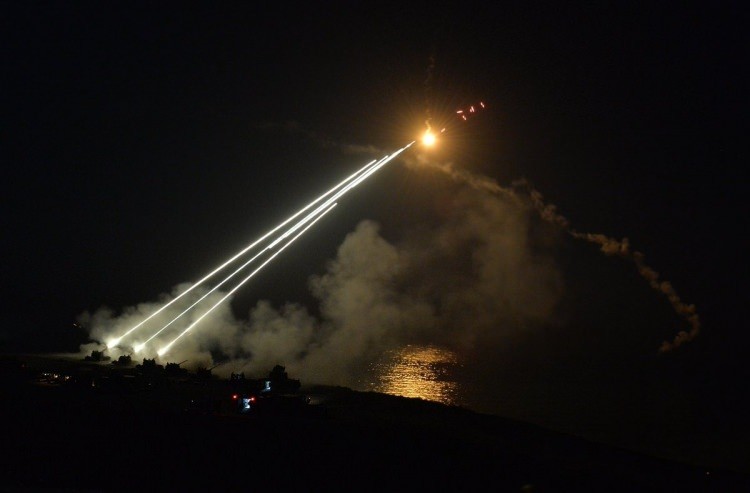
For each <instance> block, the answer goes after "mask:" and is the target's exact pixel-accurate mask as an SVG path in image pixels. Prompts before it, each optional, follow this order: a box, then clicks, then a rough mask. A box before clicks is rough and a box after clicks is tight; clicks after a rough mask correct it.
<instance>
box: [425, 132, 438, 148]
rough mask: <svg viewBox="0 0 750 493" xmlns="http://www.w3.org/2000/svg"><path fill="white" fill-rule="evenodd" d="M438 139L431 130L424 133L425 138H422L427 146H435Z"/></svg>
mask: <svg viewBox="0 0 750 493" xmlns="http://www.w3.org/2000/svg"><path fill="white" fill-rule="evenodd" d="M436 140H437V139H436V138H435V134H433V133H432V132H430V131H429V130H428V131H426V132H425V133H424V136H423V137H422V143H423V144H424V145H426V146H431V145H433V144H435V141H436Z"/></svg>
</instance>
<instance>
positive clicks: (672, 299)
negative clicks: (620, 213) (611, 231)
mask: <svg viewBox="0 0 750 493" xmlns="http://www.w3.org/2000/svg"><path fill="white" fill-rule="evenodd" d="M412 164H413V163H412ZM418 165H426V166H429V167H432V168H434V169H437V170H440V171H442V172H443V173H445V174H447V175H448V176H450V177H451V178H452V179H453V180H455V181H458V182H462V183H465V184H467V185H469V186H471V187H472V188H474V189H477V190H484V191H486V192H490V193H493V194H499V195H503V196H504V197H506V198H509V199H511V200H513V201H514V202H516V203H520V202H521V201H522V199H523V198H524V196H526V197H527V198H528V200H529V201H530V202H531V205H532V206H533V208H534V209H535V210H536V212H537V214H539V217H541V218H542V219H543V220H544V221H546V222H548V223H550V224H554V225H556V226H558V227H560V228H561V229H562V230H563V231H565V232H566V233H568V234H569V235H570V236H572V237H573V238H575V239H578V240H583V241H587V242H589V243H593V244H595V245H598V246H599V247H600V249H601V251H602V253H604V254H605V255H617V256H619V257H623V258H626V259H629V260H631V261H632V262H633V263H634V264H635V267H636V269H637V270H638V273H639V274H640V275H641V277H643V278H644V279H645V280H646V281H647V282H648V284H649V286H650V287H651V288H652V289H654V290H655V291H657V292H659V293H660V294H662V295H663V296H666V298H667V300H668V301H669V303H670V305H671V306H672V309H673V310H674V311H675V313H676V314H677V315H678V316H679V317H680V318H682V319H683V320H685V322H686V323H687V324H688V325H689V327H690V329H689V330H687V331H685V330H681V331H679V332H678V333H677V335H675V336H674V338H673V339H672V341H663V342H662V343H661V345H660V347H659V352H661V353H664V352H669V351H671V350H673V349H675V348H677V347H679V346H681V345H683V344H685V343H686V342H689V341H692V340H693V339H695V338H696V337H697V336H698V334H699V333H700V330H701V322H700V317H699V315H698V313H697V310H696V308H695V305H692V304H687V303H685V302H684V301H682V299H681V298H680V296H679V295H678V294H677V291H676V290H675V289H674V287H673V286H672V283H670V282H669V281H664V280H660V276H659V273H658V272H656V271H655V270H654V269H653V268H651V267H650V266H649V265H647V264H646V261H645V255H644V254H643V253H641V252H639V251H637V250H632V249H631V247H630V242H629V241H628V239H627V238H623V239H622V240H621V241H620V240H616V239H614V238H609V237H607V236H605V235H603V234H600V233H581V232H579V231H576V230H575V229H573V228H572V227H571V224H570V221H569V220H568V218H566V217H565V216H563V215H562V214H560V213H559V212H558V210H557V206H555V205H554V204H548V203H545V202H544V197H543V196H542V194H541V193H540V192H539V191H537V190H535V189H534V188H533V187H532V186H531V185H530V184H529V183H528V182H527V181H526V180H518V181H515V182H513V184H512V186H511V187H510V188H508V187H503V186H501V185H499V184H498V183H497V182H496V181H494V180H493V179H491V178H488V177H485V176H477V175H475V174H473V173H471V172H469V171H467V170H465V169H457V168H455V167H454V166H453V165H452V164H450V163H433V162H428V161H427V160H426V159H419V161H418ZM521 194H523V195H521Z"/></svg>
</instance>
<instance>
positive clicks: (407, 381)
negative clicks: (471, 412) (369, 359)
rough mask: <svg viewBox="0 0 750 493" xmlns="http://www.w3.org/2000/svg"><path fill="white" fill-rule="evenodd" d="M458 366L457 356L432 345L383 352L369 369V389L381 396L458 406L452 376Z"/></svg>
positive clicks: (457, 395)
mask: <svg viewBox="0 0 750 493" xmlns="http://www.w3.org/2000/svg"><path fill="white" fill-rule="evenodd" d="M459 366H460V364H459V361H458V357H457V355H456V354H455V353H454V352H452V351H449V350H447V349H443V348H439V347H435V346H412V345H409V346H404V347H402V348H400V349H396V350H392V351H388V352H386V353H385V354H384V355H383V356H382V357H381V359H380V360H379V361H377V362H376V363H374V364H373V365H372V367H371V370H372V381H371V382H370V383H369V389H370V390H373V391H375V392H382V393H384V394H392V395H400V396H403V397H419V398H421V399H425V400H429V401H436V402H441V403H443V404H448V405H458V404H460V397H459V387H458V383H457V382H456V381H455V380H454V378H453V373H454V372H455V370H456V369H457V368H458V367H459Z"/></svg>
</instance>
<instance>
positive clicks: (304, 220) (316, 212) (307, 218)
mask: <svg viewBox="0 0 750 493" xmlns="http://www.w3.org/2000/svg"><path fill="white" fill-rule="evenodd" d="M391 159H392V158H391ZM388 161H390V159H389V156H386V157H384V158H383V159H381V160H380V161H378V162H377V163H376V164H375V165H374V166H372V167H371V168H370V169H369V170H368V171H367V173H368V174H366V175H362V176H360V177H359V178H357V180H356V181H354V182H352V183H350V184H349V185H347V186H346V187H345V188H344V189H343V190H340V191H339V192H338V193H337V194H336V195H334V196H333V197H331V198H330V199H328V200H326V201H325V202H324V203H323V204H322V205H320V206H318V207H317V208H316V209H315V210H314V211H312V212H311V213H310V214H308V215H307V216H305V217H304V218H302V219H301V220H300V221H298V222H297V223H296V224H295V225H294V226H292V227H291V228H289V229H288V230H287V231H286V232H285V233H284V234H283V235H281V236H280V237H279V238H277V239H276V240H275V241H274V242H273V243H271V244H270V245H268V246H267V247H266V248H264V249H263V250H261V251H260V252H258V253H257V254H256V255H255V256H254V257H253V258H251V259H250V260H248V261H247V262H245V263H244V264H242V265H241V266H240V267H239V268H238V269H236V270H235V271H234V272H232V273H231V274H229V275H228V276H227V277H225V278H224V280H223V281H221V282H220V283H219V284H217V285H216V286H214V287H213V288H211V290H210V291H209V292H207V293H206V294H204V295H203V296H201V298H200V299H198V301H196V302H194V303H193V304H192V305H190V306H189V307H188V308H186V309H185V310H183V311H182V313H180V314H179V315H177V316H176V317H175V318H173V319H172V320H170V321H169V322H168V323H167V324H166V325H165V326H164V327H162V328H161V329H159V330H157V331H156V332H155V333H154V334H152V335H151V337H149V338H148V339H146V340H145V341H144V342H143V343H141V344H138V345H137V346H135V347H134V348H133V350H134V351H135V352H136V353H137V352H140V351H141V349H143V348H144V347H145V346H146V344H148V343H149V342H151V341H152V340H153V339H154V338H155V337H156V336H158V335H159V334H161V333H162V332H164V330H166V329H167V328H168V327H169V326H170V325H172V324H173V323H174V322H176V321H177V320H178V319H179V318H181V317H182V316H183V315H185V314H186V313H187V312H189V311H190V310H192V309H193V308H194V307H195V306H196V305H197V304H198V303H200V302H201V301H203V300H204V299H206V297H207V296H208V295H210V294H211V293H213V292H214V291H216V290H217V289H219V288H220V287H221V286H222V285H224V283H226V282H227V281H229V280H230V279H231V278H232V277H234V276H235V275H236V274H237V273H239V272H240V271H242V270H243V269H244V268H245V267H247V266H248V265H250V264H251V263H253V262H254V261H255V260H256V259H257V258H258V257H260V256H261V255H263V254H264V253H266V252H267V251H268V250H271V249H273V248H274V247H275V246H276V245H277V244H278V243H279V242H280V241H281V240H283V239H285V238H287V237H289V235H291V234H292V233H294V232H295V231H297V230H298V229H299V228H300V227H302V226H304V225H305V224H306V223H307V222H309V221H310V220H311V219H313V218H315V217H316V216H318V215H319V214H320V211H321V210H323V209H325V208H326V207H328V206H329V205H330V204H331V203H333V202H334V201H335V200H336V199H337V198H338V197H340V196H341V195H343V194H344V193H346V192H348V191H349V190H351V189H352V188H354V187H355V186H356V185H357V184H359V183H361V182H362V181H363V180H364V179H366V178H367V177H368V176H370V174H372V173H374V172H375V171H377V169H376V167H378V166H381V167H382V166H383V165H385V164H386V163H387V162H388ZM370 164H372V163H370ZM378 169H379V168H378ZM316 220H317V219H316Z"/></svg>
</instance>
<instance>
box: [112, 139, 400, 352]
mask: <svg viewBox="0 0 750 493" xmlns="http://www.w3.org/2000/svg"><path fill="white" fill-rule="evenodd" d="M412 144H414V141H412V142H410V143H409V144H407V145H406V146H404V147H402V148H401V149H399V150H398V151H396V152H394V153H393V154H391V155H389V156H385V157H383V158H382V159H380V160H377V161H375V160H373V161H371V162H370V163H368V164H367V165H365V166H364V167H362V168H361V169H359V170H358V171H356V172H355V173H353V174H352V175H350V176H349V177H347V178H346V179H345V180H343V181H341V182H340V183H339V184H337V185H336V186H334V187H333V188H331V189H330V190H329V191H328V192H326V193H324V194H323V195H321V196H320V197H318V198H317V199H316V200H315V201H313V202H311V203H310V204H308V205H307V206H306V207H304V208H303V209H301V210H300V211H298V212H297V213H296V214H294V215H293V216H291V217H290V218H288V219H287V220H286V221H284V222H283V223H281V224H280V225H278V226H277V227H276V228H274V229H273V230H271V231H269V232H268V233H266V234H265V235H264V236H263V237H261V238H260V239H258V240H257V241H255V242H254V243H253V244H251V245H250V246H248V247H247V248H245V249H244V250H242V251H241V252H240V253H238V254H236V255H235V256H234V257H232V258H231V259H229V260H228V261H226V262H225V263H224V264H222V265H221V266H220V267H218V268H217V269H215V270H214V271H213V272H211V273H210V274H208V275H207V276H205V277H204V278H203V279H201V280H200V281H198V283H196V284H194V285H193V286H191V287H190V288H189V289H187V290H186V291H184V292H183V293H182V294H180V295H179V296H177V297H176V298H174V299H173V300H171V301H170V302H169V303H167V304H165V305H164V306H162V307H161V308H160V309H159V310H157V311H156V312H154V313H152V314H151V315H150V316H149V317H148V318H146V319H145V320H143V321H142V322H141V323H139V324H138V325H136V326H135V327H133V328H132V329H130V330H129V331H128V332H126V333H125V334H123V335H122V336H120V337H119V338H117V339H115V340H113V341H110V343H109V344H108V347H114V346H116V345H117V344H118V343H119V342H120V341H121V340H122V339H123V338H124V337H125V336H127V335H128V334H130V333H131V332H133V331H134V330H135V329H137V328H139V327H140V326H142V325H143V324H144V323H145V322H146V321H148V320H149V319H150V318H152V317H154V316H155V315H157V314H158V313H160V312H161V311H162V310H164V309H165V308H167V307H168V306H169V305H171V304H172V303H174V302H175V301H177V300H178V299H179V298H181V297H182V296H184V295H185V294H187V293H188V292H189V291H191V290H192V289H193V288H195V287H197V286H198V285H199V284H202V283H203V282H205V281H206V280H207V279H209V278H210V277H211V276H213V275H214V274H216V273H217V272H219V271H220V270H222V269H224V268H225V267H226V266H227V265H229V264H230V263H231V262H233V261H234V260H236V259H237V258H239V257H240V256H241V255H243V254H244V253H246V252H247V251H249V250H250V249H252V248H253V247H255V246H257V245H258V244H259V243H260V242H262V241H263V240H265V239H267V238H268V237H269V236H271V235H272V234H273V233H275V232H276V231H278V230H279V229H281V228H282V227H283V226H285V225H286V224H288V223H289V222H290V221H292V220H293V219H294V218H296V217H297V216H299V215H300V214H302V213H303V212H304V211H306V210H307V209H309V208H310V207H312V206H314V205H315V204H316V203H318V202H320V201H321V200H322V199H323V198H325V197H327V196H328V195H330V194H331V193H333V192H335V191H336V190H338V189H341V190H339V191H338V192H337V193H336V194H335V195H334V196H333V197H331V198H329V199H328V200H326V201H325V202H324V203H323V204H321V205H320V206H318V207H317V208H316V209H315V210H314V211H313V212H311V213H310V214H308V215H307V216H305V217H304V218H303V219H302V220H300V221H298V222H297V223H296V224H295V225H294V226H292V227H291V228H289V229H288V230H287V231H286V232H284V233H283V234H282V235H281V236H280V237H279V238H277V239H276V240H274V241H273V242H272V243H271V244H270V245H268V246H267V247H266V248H264V249H263V250H262V251H260V252H259V253H258V254H256V255H255V256H254V257H253V258H251V259H250V260H248V261H247V262H245V263H244V264H243V265H242V266H241V267H239V268H238V269H236V270H235V271H234V272H232V273H231V274H230V275H229V276H227V277H226V278H224V280H223V281H221V282H220V283H219V284H217V285H216V286H214V287H213V288H212V289H211V290H210V291H209V292H208V293H206V294H204V295H203V296H202V297H201V298H200V299H199V300H198V301H196V302H194V303H193V304H192V305H190V307H188V308H187V309H185V310H184V311H183V312H182V313H180V314H179V315H177V316H176V317H175V318H173V319H172V320H171V321H169V322H168V323H167V324H166V325H164V326H163V327H162V328H161V329H159V330H158V331H156V332H155V333H154V334H152V335H151V336H150V337H149V338H148V339H147V340H146V341H145V342H143V343H141V344H138V345H136V346H135V347H134V351H135V352H139V351H140V350H142V349H143V348H144V347H145V346H146V344H147V343H148V342H150V341H151V340H153V339H154V338H155V337H156V336H158V335H159V334H160V333H162V332H163V331H164V330H165V329H167V328H168V327H169V326H170V325H172V324H173V323H174V322H175V321H176V320H177V319H179V318H180V317H182V316H183V315H185V314H186V313H187V312H189V311H190V310H191V309H193V308H194V307H195V306H196V305H197V304H198V303H200V302H201V301H203V300H204V299H205V298H206V297H207V296H208V295H210V294H211V293H213V292H214V291H216V290H217V289H218V288H219V287H221V286H222V285H223V284H224V283H226V282H227V281H228V280H229V279H231V278H232V277H234V276H235V275H236V274H237V273H238V272H240V271H241V270H243V269H244V268H245V267H247V266H248V265H250V264H251V263H252V262H253V261H255V260H256V259H257V258H258V257H259V256H260V255H262V254H263V253H265V252H266V251H268V250H271V249H273V248H274V247H275V246H276V245H277V244H278V243H279V242H280V241H281V240H283V239H285V238H287V237H288V236H289V235H291V234H292V233H294V232H295V231H296V230H298V229H299V228H300V227H302V226H303V225H304V224H306V223H307V222H308V221H310V220H311V219H313V218H315V217H316V216H318V217H317V218H315V220H314V221H313V223H314V222H317V221H318V219H320V217H322V215H320V216H319V215H318V214H320V211H321V210H323V209H324V208H326V207H327V206H329V205H330V204H332V203H333V202H334V201H335V200H337V199H338V198H339V197H341V196H343V195H344V194H345V193H347V192H348V191H349V190H351V189H352V188H354V187H356V186H357V185H359V184H360V183H362V182H363V181H364V180H366V179H367V178H369V177H370V176H371V175H372V174H373V173H375V172H376V171H378V170H379V169H380V168H382V167H383V166H385V165H386V164H388V163H389V162H390V161H391V160H393V159H394V158H395V157H397V156H398V155H399V154H401V153H402V152H403V151H405V150H406V149H408V148H409V147H410V146H411V145H412ZM347 183H348V184H347ZM342 187H343V188H342ZM334 205H335V204H334ZM329 210H330V208H329V209H328V210H326V211H325V212H324V213H323V214H325V213H327V212H328V211H329ZM310 226H312V224H310V225H309V226H308V227H307V228H305V229H304V230H303V231H307V229H308V228H309V227H310ZM300 234H301V233H300ZM298 236H299V235H298ZM296 238H297V236H296V237H295V239H296ZM288 244H289V243H287V245H288ZM284 248H286V245H285V246H284V247H283V248H282V250H283V249H284ZM280 252H281V250H279V251H278V252H276V253H275V254H274V255H273V256H272V257H271V258H274V257H275V256H276V255H278V254H279V253H280ZM268 261H270V259H268V260H267V261H266V262H265V263H263V264H262V265H261V267H262V266H263V265H266V263H268ZM255 272H257V270H256V271H255ZM253 274H254V273H253ZM253 274H251V277H252V275H253ZM247 280H249V278H248V279H246V280H245V281H243V282H242V283H241V284H244V283H245V282H246V281H247ZM241 284H240V285H241ZM235 289H236V288H235ZM232 292H234V290H233V291H232ZM219 303H221V302H219ZM201 318H202V317H201ZM199 320H200V319H199ZM193 325H195V323H194V324H193ZM191 327H192V325H191ZM188 330H189V329H188ZM170 344H171V343H170Z"/></svg>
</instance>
